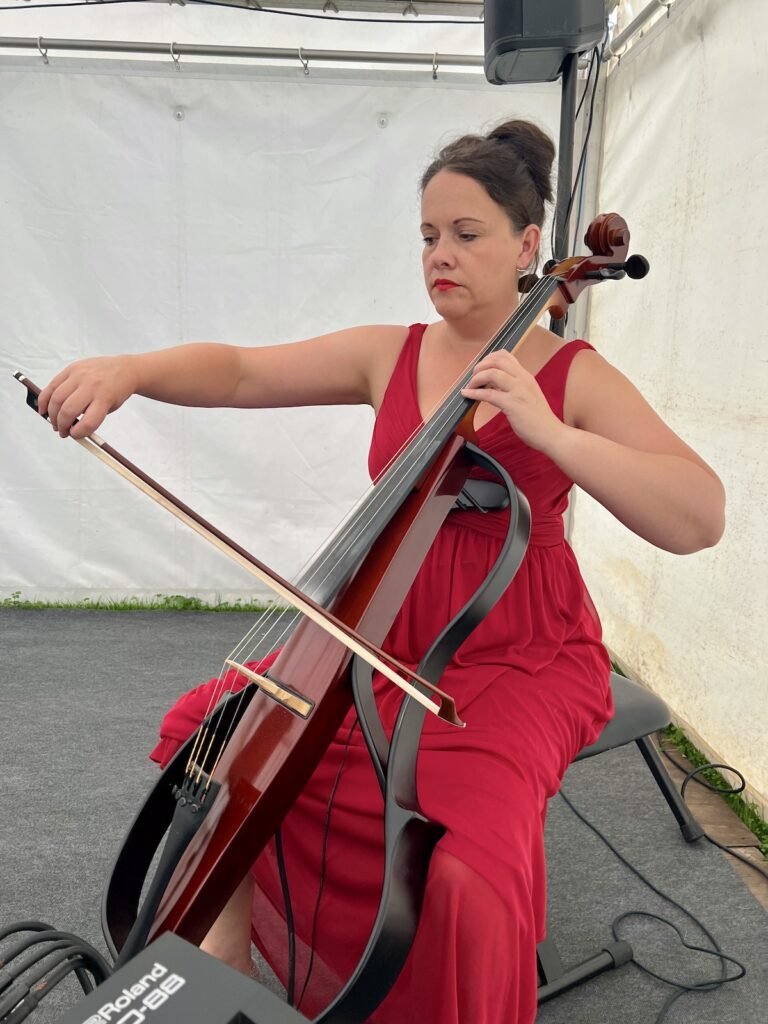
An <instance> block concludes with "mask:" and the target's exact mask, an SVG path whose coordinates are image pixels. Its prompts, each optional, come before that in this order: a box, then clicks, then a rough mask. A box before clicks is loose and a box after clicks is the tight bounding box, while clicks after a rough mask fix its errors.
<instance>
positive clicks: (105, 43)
mask: <svg viewBox="0 0 768 1024" xmlns="http://www.w3.org/2000/svg"><path fill="white" fill-rule="evenodd" d="M0 49H8V50H37V51H39V52H40V53H42V54H45V53H47V51H49V50H76V51H90V52H103V53H133V54H159V55H161V56H164V57H167V56H171V57H173V59H174V60H176V59H177V58H179V57H235V58H241V59H254V60H292V61H300V62H301V64H303V65H304V67H305V68H306V62H310V63H311V62H313V61H316V62H317V61H335V62H338V63H361V64H424V65H427V66H428V67H431V68H432V69H433V75H434V76H435V77H436V75H437V71H438V69H439V68H444V67H478V68H481V67H482V66H483V57H482V55H475V54H461V53H397V52H392V53H387V52H386V51H381V50H305V49H303V48H301V47H296V48H293V49H290V48H286V47H271V46H213V45H208V46H206V45H202V44H196V43H176V42H173V43H154V42H149V41H147V42H130V41H126V40H117V39H44V38H42V37H41V38H39V39H37V38H29V37H27V36H0Z"/></svg>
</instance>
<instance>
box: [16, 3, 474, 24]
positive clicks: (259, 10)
mask: <svg viewBox="0 0 768 1024" xmlns="http://www.w3.org/2000/svg"><path fill="white" fill-rule="evenodd" d="M146 2H147V0H79V2H76V3H72V4H67V3H46V4H24V6H23V7H21V6H13V7H0V11H35V10H38V9H42V8H47V7H59V8H60V7H108V6H110V5H111V4H136V3H146ZM187 3H188V4H201V5H203V6H205V7H227V8H229V10H231V11H243V12H244V13H246V14H277V15H281V16H282V17H284V18H311V19H313V20H315V21H325V22H336V21H353V22H358V23H359V24H362V25H470V26H471V25H482V24H484V21H483V19H482V18H467V19H466V20H461V19H459V18H431V19H429V20H427V21H422V20H421V19H418V20H417V19H414V20H412V21H411V20H407V19H405V18H402V19H398V18H350V17H347V16H346V15H338V16H334V15H331V16H330V17H329V16H328V15H327V14H309V13H308V12H306V11H278V10H275V9H274V8H272V7H240V6H238V5H237V4H226V3H222V2H221V0H187ZM171 6H172V5H171Z"/></svg>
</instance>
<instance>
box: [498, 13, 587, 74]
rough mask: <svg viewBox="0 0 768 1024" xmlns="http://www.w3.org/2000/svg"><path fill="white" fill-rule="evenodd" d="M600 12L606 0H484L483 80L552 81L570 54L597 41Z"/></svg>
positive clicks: (582, 49) (578, 51)
mask: <svg viewBox="0 0 768 1024" xmlns="http://www.w3.org/2000/svg"><path fill="white" fill-rule="evenodd" d="M605 10H606V6H605V0H485V77H486V78H487V79H488V81H489V82H491V83H493V85H506V84H509V83H512V82H554V81H555V79H556V78H558V77H559V75H560V70H561V68H562V66H563V61H564V60H565V58H566V57H567V55H568V54H569V53H583V52H584V51H585V50H591V49H592V47H593V46H595V45H596V44H597V43H599V42H600V40H601V39H602V37H603V33H604V31H605Z"/></svg>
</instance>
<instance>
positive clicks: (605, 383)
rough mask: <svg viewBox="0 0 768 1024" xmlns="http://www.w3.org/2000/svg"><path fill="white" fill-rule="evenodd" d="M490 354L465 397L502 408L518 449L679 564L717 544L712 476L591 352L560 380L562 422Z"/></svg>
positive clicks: (720, 494) (517, 371) (716, 488)
mask: <svg viewBox="0 0 768 1024" xmlns="http://www.w3.org/2000/svg"><path fill="white" fill-rule="evenodd" d="M499 355H500V354H499V353H497V354H495V355H494V356H491V357H487V359H484V360H482V361H481V362H480V363H479V364H478V368H477V369H478V370H479V371H480V372H479V373H477V374H476V378H475V379H474V380H473V381H472V382H471V383H472V384H473V385H474V388H470V389H467V390H465V391H464V394H465V395H467V397H469V398H478V399H482V400H485V401H488V402H491V404H493V405H497V406H498V407H499V408H501V409H503V410H504V412H506V414H507V416H508V418H509V421H510V423H511V424H512V427H513V428H514V429H515V430H516V431H517V433H518V434H519V435H520V436H521V437H522V438H523V440H524V441H526V442H527V443H528V444H529V445H531V446H532V447H534V448H537V449H539V451H542V452H543V453H544V454H545V455H548V456H549V458H550V459H552V461H553V462H555V463H556V464H557V465H558V466H559V467H560V469H562V471H563V472H564V473H565V474H566V475H567V476H569V477H570V478H571V480H573V481H574V483H576V484H577V485H578V486H579V487H581V488H582V489H583V490H585V491H586V492H587V493H588V494H591V495H592V497H593V498H595V499H596V500H597V501H599V502H600V504H601V505H604V506H605V508H607V509H608V510H609V512H612V513H613V515H615V516H616V518H617V519H619V520H620V521H621V522H622V523H624V525H625V526H627V527H628V528H629V529H630V530H632V531H633V532H634V533H636V534H638V536H640V537H643V538H644V539H645V540H647V541H649V542H650V543H651V544H655V545H656V546H657V547H659V548H663V549H664V550H665V551H671V552H674V553H675V554H681V555H682V554H690V553H691V552H693V551H699V550H701V549H702V548H706V547H712V546H713V545H714V544H716V543H717V542H718V541H719V539H720V537H721V536H722V533H723V529H724V526H725V492H724V489H723V485H722V483H721V482H720V479H719V477H718V476H717V474H716V473H715V472H714V470H713V469H711V468H710V467H709V466H708V465H707V463H706V462H704V460H703V459H702V458H701V457H700V456H699V455H697V454H696V452H694V451H693V449H692V448H689V447H688V445H687V444H685V442H684V441H682V440H681V439H680V438H679V437H678V436H677V434H675V433H674V431H673V430H671V429H670V428H669V427H668V426H667V425H666V423H665V422H664V421H663V420H662V419H661V417H660V416H659V415H657V413H656V412H654V410H653V409H652V408H651V406H650V405H649V404H648V403H647V402H646V401H645V399H644V398H643V396H642V395H641V394H640V392H639V391H638V390H637V388H636V387H635V386H634V385H633V384H632V383H630V381H629V380H627V378H626V377H625V376H624V375H623V374H622V373H621V372H620V371H619V370H617V369H616V368H615V367H614V366H611V365H610V363H608V362H606V360H605V359H603V358H602V356H600V355H598V353H597V352H592V351H585V352H580V353H579V354H578V356H577V357H576V358H575V359H574V361H573V363H572V364H571V367H570V372H569V374H568V381H567V385H566V392H565V405H564V417H563V418H564V421H565V422H561V421H560V420H559V419H558V418H557V416H555V414H554V413H553V412H552V410H551V409H550V407H549V404H548V403H547V400H546V398H544V395H543V394H542V393H541V390H540V388H539V386H538V383H537V382H536V380H535V378H534V377H532V376H531V375H530V374H529V373H527V371H525V370H523V368H522V367H521V366H520V364H519V363H518V361H517V360H516V359H515V358H514V356H510V355H509V354H508V353H504V354H501V355H502V360H500V361H499V362H497V360H498V356H499ZM494 364H495V365H494ZM499 371H501V373H500V372H499ZM502 375H503V376H502ZM478 385H481V387H482V390H479V391H478V390H475V388H477V386H478Z"/></svg>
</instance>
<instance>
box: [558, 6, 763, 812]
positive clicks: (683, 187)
mask: <svg viewBox="0 0 768 1024" xmlns="http://www.w3.org/2000/svg"><path fill="white" fill-rule="evenodd" d="M767 38H768V4H766V3H765V2H764V0H730V2H723V0H678V2H677V3H676V4H675V5H674V7H673V8H672V9H671V16H670V18H669V20H666V19H662V20H661V21H660V22H659V23H657V24H656V25H655V26H654V28H653V29H652V30H651V31H650V32H649V33H648V35H647V36H646V37H645V38H644V39H643V40H641V41H640V42H639V43H637V44H636V45H635V46H634V47H633V48H632V49H631V50H630V51H629V52H628V53H627V55H626V56H625V57H624V58H623V59H622V61H621V64H620V65H619V66H618V67H616V68H614V70H613V73H612V74H611V75H610V76H609V78H608V82H607V97H606V112H607V113H606V121H605V126H604V151H603V157H602V161H603V163H602V173H601V179H600V198H599V208H600V209H602V210H609V209H610V210H613V209H616V210H618V211H619V212H620V213H621V214H622V215H623V216H624V217H625V218H626V219H627V222H628V224H629V227H630V231H631V232H632V245H631V251H633V252H640V253H643V254H644V255H645V256H647V257H648V259H649V260H650V264H651V272H650V274H649V276H648V277H647V278H646V279H645V280H644V281H643V282H641V283H639V284H636V283H634V282H622V284H620V285H613V286H610V287H606V286H602V287H599V288H596V289H592V308H591V319H590V328H589V331H590V335H589V336H590V340H591V341H592V342H593V343H594V344H595V345H596V347H597V348H598V349H599V350H600V351H601V352H602V353H603V354H604V355H605V356H606V357H607V358H608V359H609V360H610V361H611V362H613V363H614V364H615V365H616V366H618V367H619V368H620V369H621V370H622V371H623V372H624V373H626V375H627V376H628V377H629V378H630V379H631V380H633V381H634V382H635V383H636V384H637V385H638V387H639V388H640V389H641V391H642V392H643V394H644V395H645V396H646V397H647V398H648V400H649V401H650V402H651V404H652V405H653V406H654V407H655V408H656V409H657V410H658V411H659V413H660V414H661V415H662V416H663V417H664V418H665V419H666V420H667V422H668V423H670V424H671V426H672V427H673V429H675V430H677V431H678V432H679V433H680V435H681V436H682V437H683V438H685V439H686V440H687V441H688V442H689V443H690V444H691V445H692V446H693V447H694V448H695V449H696V450H697V451H698V452H700V453H701V455H702V456H703V457H704V458H705V459H707V460H708V461H709V462H710V463H711V464H712V466H713V467H714V468H715V469H716V470H717V472H718V473H719V474H720V475H721V476H722V478H723V481H724V484H725V487H726V491H727V495H728V504H727V527H726V532H725V536H724V538H723V540H722V541H721V542H720V544H719V545H718V546H717V547H715V548H713V549H710V550H706V551H703V552H700V553H697V554H695V555H691V556H687V557H680V556H676V555H671V554H667V553H665V552H663V551H659V550H657V549H655V548H652V547H650V546H649V545H647V544H645V543H644V542H643V541H641V540H640V539H639V538H637V537H635V536H634V535H633V534H631V533H630V532H629V531H628V530H626V529H624V528H623V527H622V526H621V524H620V523H618V522H617V521H616V520H615V519H613V518H612V517H611V516H610V515H609V514H608V513H607V512H606V511H605V510H603V509H602V508H601V507H600V506H599V505H597V504H596V503H595V502H594V501H592V499H590V498H589V497H588V496H586V495H584V494H583V493H579V495H578V497H577V499H576V501H575V508H574V514H573V543H574V546H575V548H576V550H577V552H578V554H579V558H580V562H581V564H582V566H583V567H584V570H585V575H586V578H587V582H588V584H589V586H590V589H591V591H592V594H593V597H594V598H595V601H596V604H597V606H598V608H599V611H600V614H601V616H602V619H603V623H604V627H605V633H606V640H607V642H608V644H609V645H610V647H611V648H612V650H613V651H615V652H616V654H617V655H618V656H619V657H620V658H621V659H622V660H623V661H624V662H625V663H626V665H627V666H628V667H629V669H631V671H632V672H633V673H634V674H635V675H636V676H637V678H639V679H640V680H642V682H644V683H646V684H647V685H648V686H650V687H651V688H652V689H653V690H655V691H657V692H658V693H659V694H660V695H661V696H662V697H663V698H664V699H665V700H666V701H667V702H668V704H669V705H670V707H671V709H672V710H673V713H674V715H675V717H676V719H677V720H678V721H679V722H680V723H682V724H683V725H684V727H685V728H686V730H687V731H688V733H689V735H691V736H692V738H694V739H695V740H696V742H697V743H698V744H699V745H700V746H701V747H702V748H703V749H705V750H706V751H708V752H709V753H710V754H714V755H716V757H717V759H718V760H720V759H722V760H724V761H725V762H727V763H728V764H733V765H736V766H738V767H740V768H741V769H742V770H743V771H745V772H746V774H747V776H748V782H749V794H750V795H751V796H752V798H753V799H755V800H756V801H757V802H758V803H759V804H761V805H762V807H763V808H764V809H765V807H766V803H768V800H766V797H767V796H768V749H767V748H766V743H765V737H766V727H767V726H768V720H767V715H766V706H767V705H766V699H765V660H764V653H765V652H764V642H765V618H764V616H765V609H766V608H768V599H767V598H768V595H767V593H766V579H767V578H768V577H767V574H766V533H765V508H766V503H767V502H768V493H767V491H768V488H767V487H766V474H765V452H766V444H765V422H766V405H765V395H766V393H768V373H767V372H766V361H765V355H764V354H765V350H766V345H767V343H768V338H766V327H765V317H764V316H762V314H761V311H760V307H761V303H762V300H761V299H760V296H761V295H764V293H765V288H764V282H763V269H764V265H765V260H764V258H762V257H764V255H765V252H766V248H767V245H766V237H768V175H766V168H768V128H767V127H766V120H765V116H764V111H765V109H766V106H767V105H768V71H767V70H766V64H765V40H766V39H767Z"/></svg>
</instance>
